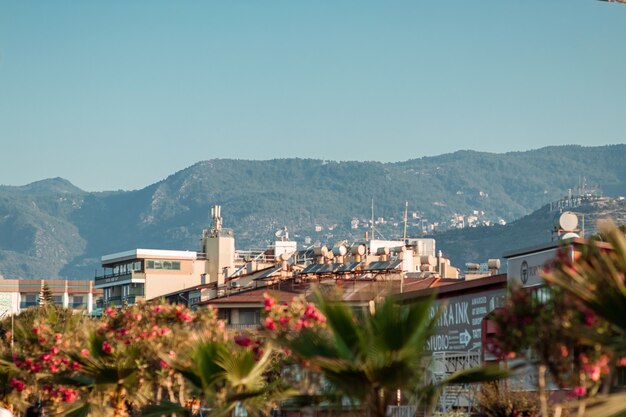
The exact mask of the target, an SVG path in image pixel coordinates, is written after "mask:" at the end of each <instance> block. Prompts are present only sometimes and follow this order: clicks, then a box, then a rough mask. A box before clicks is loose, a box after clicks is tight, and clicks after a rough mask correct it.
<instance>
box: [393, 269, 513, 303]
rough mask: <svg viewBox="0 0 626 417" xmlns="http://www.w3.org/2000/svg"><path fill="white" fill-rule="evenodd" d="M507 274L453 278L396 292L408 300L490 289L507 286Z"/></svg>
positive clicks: (396, 295)
mask: <svg viewBox="0 0 626 417" xmlns="http://www.w3.org/2000/svg"><path fill="white" fill-rule="evenodd" d="M506 285H507V274H497V275H491V276H488V277H483V278H476V279H471V280H468V281H465V280H457V279H451V280H449V281H444V280H440V281H438V282H436V283H435V285H434V286H430V287H428V288H422V289H418V290H415V291H407V292H403V293H401V294H394V296H395V297H396V298H398V299H399V300H401V301H404V302H407V301H410V300H414V299H418V298H423V297H427V296H430V295H432V294H436V297H437V298H444V297H447V296H450V294H454V293H460V294H463V293H470V292H477V291H484V290H490V289H498V288H506Z"/></svg>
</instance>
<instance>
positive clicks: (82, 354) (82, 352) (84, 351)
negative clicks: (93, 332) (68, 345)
mask: <svg viewBox="0 0 626 417" xmlns="http://www.w3.org/2000/svg"><path fill="white" fill-rule="evenodd" d="M80 356H82V357H83V358H86V357H87V356H89V350H87V349H81V351H80Z"/></svg>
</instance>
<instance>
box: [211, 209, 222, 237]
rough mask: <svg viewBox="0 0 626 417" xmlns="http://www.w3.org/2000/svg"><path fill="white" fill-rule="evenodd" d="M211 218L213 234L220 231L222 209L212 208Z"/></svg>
mask: <svg viewBox="0 0 626 417" xmlns="http://www.w3.org/2000/svg"><path fill="white" fill-rule="evenodd" d="M211 217H212V218H213V230H214V231H215V232H219V231H220V230H222V207H220V206H217V205H216V206H212V207H211Z"/></svg>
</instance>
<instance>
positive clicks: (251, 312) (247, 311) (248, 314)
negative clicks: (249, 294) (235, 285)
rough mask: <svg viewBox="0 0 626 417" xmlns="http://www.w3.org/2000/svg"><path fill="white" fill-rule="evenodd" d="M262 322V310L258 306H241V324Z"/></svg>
mask: <svg viewBox="0 0 626 417" xmlns="http://www.w3.org/2000/svg"><path fill="white" fill-rule="evenodd" d="M259 323H261V311H260V310H259V309H256V308H240V309H239V324H259Z"/></svg>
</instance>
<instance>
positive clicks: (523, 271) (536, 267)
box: [507, 248, 557, 287]
mask: <svg viewBox="0 0 626 417" xmlns="http://www.w3.org/2000/svg"><path fill="white" fill-rule="evenodd" d="M556 251H557V248H551V249H546V250H544V251H541V252H535V253H530V254H526V255H520V256H516V257H511V258H509V259H508V260H507V274H508V282H509V285H510V284H512V283H513V282H517V283H518V284H519V283H521V284H522V286H523V287H533V286H535V285H542V284H543V279H542V278H541V274H542V272H543V270H544V268H545V267H547V266H549V265H550V264H551V263H552V260H553V259H554V257H555V256H556Z"/></svg>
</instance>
